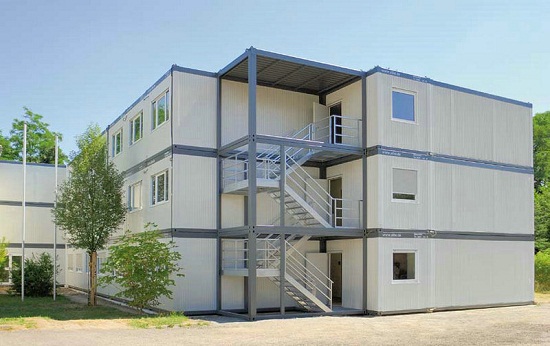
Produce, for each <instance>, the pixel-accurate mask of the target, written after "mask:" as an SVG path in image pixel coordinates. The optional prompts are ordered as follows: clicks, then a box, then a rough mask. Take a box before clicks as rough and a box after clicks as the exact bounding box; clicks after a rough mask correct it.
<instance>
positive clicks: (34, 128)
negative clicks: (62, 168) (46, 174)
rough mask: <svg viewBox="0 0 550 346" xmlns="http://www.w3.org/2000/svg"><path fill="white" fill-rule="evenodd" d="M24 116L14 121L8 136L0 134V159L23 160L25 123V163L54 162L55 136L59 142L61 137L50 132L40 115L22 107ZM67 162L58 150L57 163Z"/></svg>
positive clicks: (65, 157)
mask: <svg viewBox="0 0 550 346" xmlns="http://www.w3.org/2000/svg"><path fill="white" fill-rule="evenodd" d="M23 109H24V110H25V115H24V116H23V119H14V120H13V123H12V129H11V131H10V136H9V137H7V136H3V135H2V133H1V132H0V145H2V148H3V150H2V155H1V156H0V159H2V160H10V161H22V160H23V125H24V124H25V123H27V161H28V162H37V163H54V162H55V136H56V135H57V136H58V138H59V141H60V142H61V141H62V140H63V136H62V135H61V134H60V133H58V132H52V131H50V129H49V126H50V125H49V124H48V123H46V122H44V121H42V119H43V118H44V117H43V116H42V115H40V114H37V113H33V112H32V111H31V110H30V109H28V108H27V107H23ZM66 161H67V156H66V155H65V154H64V153H63V151H62V150H61V149H59V162H60V163H64V162H66Z"/></svg>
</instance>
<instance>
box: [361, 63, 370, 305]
mask: <svg viewBox="0 0 550 346" xmlns="http://www.w3.org/2000/svg"><path fill="white" fill-rule="evenodd" d="M361 119H362V124H361V125H362V128H361V132H362V136H361V138H362V147H363V157H362V159H361V160H362V180H363V210H362V215H363V229H364V230H365V231H364V232H363V266H362V267H363V311H365V312H366V311H367V305H368V304H367V303H368V302H367V296H368V253H367V251H368V238H367V228H368V172H367V169H368V166H367V76H366V74H365V75H363V76H362V77H361Z"/></svg>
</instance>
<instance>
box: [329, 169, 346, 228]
mask: <svg viewBox="0 0 550 346" xmlns="http://www.w3.org/2000/svg"><path fill="white" fill-rule="evenodd" d="M329 193H330V195H331V196H332V197H333V198H335V199H333V200H332V224H333V225H334V226H342V208H343V205H342V177H339V178H334V179H330V180H329Z"/></svg>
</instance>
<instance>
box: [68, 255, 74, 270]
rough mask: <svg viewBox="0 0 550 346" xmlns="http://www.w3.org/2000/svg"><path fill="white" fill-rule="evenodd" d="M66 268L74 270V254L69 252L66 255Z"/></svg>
mask: <svg viewBox="0 0 550 346" xmlns="http://www.w3.org/2000/svg"><path fill="white" fill-rule="evenodd" d="M67 262H68V263H67V270H69V271H73V270H74V255H73V254H70V255H68V256H67Z"/></svg>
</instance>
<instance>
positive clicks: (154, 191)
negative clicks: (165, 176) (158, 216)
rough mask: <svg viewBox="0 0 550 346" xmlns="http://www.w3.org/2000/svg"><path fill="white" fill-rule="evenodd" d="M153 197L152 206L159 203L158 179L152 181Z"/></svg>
mask: <svg viewBox="0 0 550 346" xmlns="http://www.w3.org/2000/svg"><path fill="white" fill-rule="evenodd" d="M151 196H152V198H153V200H152V201H151V203H152V204H155V203H157V198H156V197H157V184H156V177H153V179H151Z"/></svg>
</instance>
